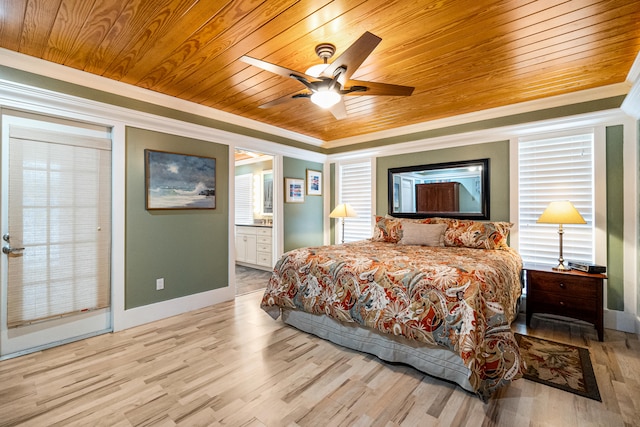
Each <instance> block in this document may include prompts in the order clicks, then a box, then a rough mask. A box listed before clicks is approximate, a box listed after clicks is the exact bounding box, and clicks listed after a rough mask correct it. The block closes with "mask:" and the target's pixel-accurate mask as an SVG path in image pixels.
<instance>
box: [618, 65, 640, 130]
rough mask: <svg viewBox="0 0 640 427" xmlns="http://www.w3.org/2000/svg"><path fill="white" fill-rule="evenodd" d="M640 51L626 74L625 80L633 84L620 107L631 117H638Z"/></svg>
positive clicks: (639, 108) (639, 111)
mask: <svg viewBox="0 0 640 427" xmlns="http://www.w3.org/2000/svg"><path fill="white" fill-rule="evenodd" d="M639 77H640V53H638V56H636V60H635V61H633V65H632V66H631V69H630V70H629V74H627V82H629V83H631V84H633V86H632V87H631V90H630V91H629V94H628V95H627V97H626V98H625V99H624V101H623V102H622V105H621V107H620V108H622V111H624V112H625V113H627V114H628V115H630V116H631V117H633V118H634V119H636V120H637V119H640V78H639Z"/></svg>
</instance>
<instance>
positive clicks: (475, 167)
mask: <svg viewBox="0 0 640 427" xmlns="http://www.w3.org/2000/svg"><path fill="white" fill-rule="evenodd" d="M388 192H389V193H388V194H389V214H390V215H393V216H397V217H404V218H427V217H434V216H441V217H451V218H468V219H489V159H479V160H469V161H463V162H450V163H438V164H432V165H420V166H406V167H400V168H391V169H389V177H388Z"/></svg>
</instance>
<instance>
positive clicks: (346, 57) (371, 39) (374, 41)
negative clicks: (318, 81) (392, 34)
mask: <svg viewBox="0 0 640 427" xmlns="http://www.w3.org/2000/svg"><path fill="white" fill-rule="evenodd" d="M381 41H382V39H381V38H380V37H378V36H376V35H374V34H371V33H370V32H368V31H367V32H366V33H364V34H363V35H362V36H360V38H359V39H358V40H356V41H355V42H354V43H353V44H352V45H351V46H349V47H348V48H347V50H345V51H344V52H342V54H341V55H340V56H338V57H337V58H336V59H335V61H333V62H332V63H331V64H330V65H329V66H328V67H327V68H325V69H324V71H323V72H322V74H321V75H322V76H323V77H329V78H333V75H334V73H335V72H336V70H337V69H338V68H340V67H345V68H346V71H345V72H343V73H342V74H341V75H340V76H339V77H338V82H339V83H340V84H341V85H342V86H344V84H345V83H346V81H347V80H349V77H351V75H352V74H353V73H354V72H355V71H356V70H357V69H358V67H360V65H362V63H363V62H364V60H365V59H367V57H368V56H369V55H370V54H371V52H373V49H375V48H376V46H378V43H380V42H381Z"/></svg>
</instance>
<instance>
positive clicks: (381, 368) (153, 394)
mask: <svg viewBox="0 0 640 427" xmlns="http://www.w3.org/2000/svg"><path fill="white" fill-rule="evenodd" d="M261 296H262V294H261V292H252V293H248V294H246V295H243V296H239V297H238V298H236V300H235V301H231V302H227V303H223V304H219V305H216V306H213V307H208V308H205V309H201V310H197V311H194V312H191V313H186V314H183V315H179V316H175V317H172V318H169V319H164V320H161V321H158V322H154V323H151V324H147V325H143V326H139V327H136V328H131V329H128V330H125V331H122V332H118V333H113V334H106V335H102V336H98V337H93V338H89V339H86V340H83V341H78V342H75V343H70V344H67V345H64V346H61V347H57V348H52V349H48V350H45V351H41V352H37V353H33V354H30V355H25V356H21V357H18V358H14V359H9V360H4V361H1V362H0V385H1V387H0V426H14V425H26V426H63V425H64V426H151V425H153V426H175V425H180V426H222V425H226V426H523V425H524V426H526V425H530V426H592V425H602V426H634V425H639V424H640V421H639V420H640V400H639V399H638V396H640V342H639V341H638V337H637V336H636V335H634V334H627V333H623V332H618V331H613V330H605V341H604V342H599V341H597V335H596V332H595V330H594V329H593V328H592V327H590V326H588V325H584V324H581V323H579V322H575V323H567V322H560V321H557V320H553V319H544V318H539V317H534V320H533V322H532V328H530V329H529V330H528V329H527V327H526V326H525V325H524V316H521V318H519V319H518V320H517V321H516V323H514V326H513V328H514V330H515V331H517V332H520V333H529V334H532V335H536V336H540V337H543V338H548V339H552V340H556V341H562V342H567V343H571V344H575V345H580V346H585V347H588V348H589V349H590V352H591V357H592V361H593V365H594V369H595V373H596V376H597V380H598V385H599V388H600V393H601V394H602V402H601V403H600V402H596V401H593V400H590V399H586V398H583V397H580V396H576V395H573V394H570V393H567V392H564V391H561V390H557V389H554V388H550V387H547V386H544V385H541V384H537V383H533V382H529V381H527V380H524V379H521V380H518V381H515V382H514V383H512V384H511V385H510V386H508V387H506V388H504V389H502V390H501V391H500V392H499V393H498V394H497V395H496V396H494V397H493V398H492V399H491V400H490V401H489V402H488V403H486V404H485V403H483V402H482V401H480V400H479V399H478V398H477V397H475V396H474V395H472V394H470V393H468V392H466V391H464V390H462V389H461V388H460V387H456V386H454V385H452V384H451V383H448V382H445V381H442V380H439V379H436V378H433V377H429V376H426V375H424V374H422V373H420V372H418V371H416V370H415V369H413V368H410V367H408V366H404V365H398V364H387V363H384V362H382V361H380V360H379V359H377V358H375V357H373V356H369V355H365V354H360V353H357V352H354V351H351V350H347V349H344V348H342V347H339V346H336V345H334V344H331V343H329V342H326V341H324V340H321V339H319V338H316V337H314V336H311V335H308V334H306V333H303V332H300V331H297V330H295V329H293V328H291V327H289V326H286V325H284V324H283V323H282V322H281V321H280V320H278V321H273V320H272V319H271V318H270V317H269V316H268V315H267V314H266V313H264V312H262V310H260V308H259V307H258V306H259V301H260V298H261Z"/></svg>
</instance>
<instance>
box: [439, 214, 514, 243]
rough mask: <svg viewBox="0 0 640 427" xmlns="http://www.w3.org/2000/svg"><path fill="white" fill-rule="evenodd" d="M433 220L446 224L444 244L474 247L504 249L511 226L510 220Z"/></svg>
mask: <svg viewBox="0 0 640 427" xmlns="http://www.w3.org/2000/svg"><path fill="white" fill-rule="evenodd" d="M434 222H437V223H440V224H442V223H444V224H447V230H446V231H445V233H444V244H445V246H461V247H465V248H475V249H505V248H507V247H508V245H507V238H508V237H509V231H510V230H511V227H512V226H513V224H512V223H510V222H480V221H471V220H462V219H450V218H437V219H435V218H434Z"/></svg>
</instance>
